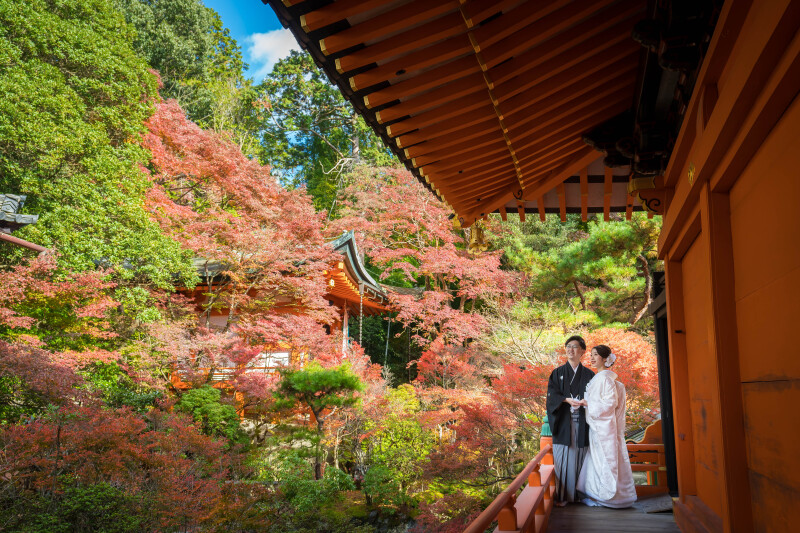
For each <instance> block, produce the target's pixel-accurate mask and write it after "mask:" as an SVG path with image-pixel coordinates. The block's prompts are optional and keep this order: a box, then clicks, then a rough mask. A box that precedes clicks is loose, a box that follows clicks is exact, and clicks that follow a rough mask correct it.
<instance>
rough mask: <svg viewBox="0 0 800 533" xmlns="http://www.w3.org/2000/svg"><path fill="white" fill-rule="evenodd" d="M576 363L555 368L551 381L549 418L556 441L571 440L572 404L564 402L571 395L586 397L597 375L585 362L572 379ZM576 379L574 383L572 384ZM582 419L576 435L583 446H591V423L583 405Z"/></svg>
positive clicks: (580, 445)
mask: <svg viewBox="0 0 800 533" xmlns="http://www.w3.org/2000/svg"><path fill="white" fill-rule="evenodd" d="M572 374H573V372H572V367H571V366H570V364H569V363H566V364H563V365H561V366H560V367H558V368H556V369H555V370H553V372H552V373H551V374H550V380H549V381H548V382H547V420H548V422H549V423H550V429H551V431H552V432H553V444H563V445H565V446H569V445H570V444H571V440H572V438H571V435H570V419H571V418H572V417H571V415H570V411H569V404H568V403H565V402H564V399H565V398H569V397H570V393H572V397H573V398H577V399H579V400H582V399H583V394H584V393H585V392H586V385H587V384H588V383H589V381H590V380H591V379H592V378H593V377H594V372H592V371H591V370H589V369H588V368H586V367H585V366H583V365H580V364H579V365H578V370H577V371H576V375H575V379H572ZM570 380H572V384H570ZM579 413H580V422H579V424H578V435H577V438H576V439H575V442H576V443H577V445H578V447H579V448H585V447H586V446H589V427H588V426H587V425H586V409H585V408H581V409H579Z"/></svg>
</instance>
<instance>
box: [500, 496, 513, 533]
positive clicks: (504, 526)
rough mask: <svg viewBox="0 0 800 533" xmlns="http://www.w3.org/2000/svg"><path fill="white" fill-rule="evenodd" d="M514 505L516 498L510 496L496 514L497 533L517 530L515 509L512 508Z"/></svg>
mask: <svg viewBox="0 0 800 533" xmlns="http://www.w3.org/2000/svg"><path fill="white" fill-rule="evenodd" d="M515 503H517V496H516V495H515V494H512V495H511V497H510V498H509V499H508V502H506V505H505V506H504V507H503V508H502V509H500V512H499V513H497V529H498V531H516V530H517V509H516V508H515V507H514V504H515Z"/></svg>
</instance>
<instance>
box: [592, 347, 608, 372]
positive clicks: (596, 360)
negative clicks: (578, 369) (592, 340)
mask: <svg viewBox="0 0 800 533" xmlns="http://www.w3.org/2000/svg"><path fill="white" fill-rule="evenodd" d="M591 361H592V366H593V367H595V368H596V369H598V370H603V369H604V368H605V362H606V361H605V359H603V358H602V357H600V356H599V355H598V354H597V350H595V349H592V354H591Z"/></svg>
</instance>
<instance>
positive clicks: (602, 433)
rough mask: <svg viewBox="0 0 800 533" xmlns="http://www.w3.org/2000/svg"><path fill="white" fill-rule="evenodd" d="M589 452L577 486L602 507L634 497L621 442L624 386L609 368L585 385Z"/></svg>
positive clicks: (625, 450)
mask: <svg viewBox="0 0 800 533" xmlns="http://www.w3.org/2000/svg"><path fill="white" fill-rule="evenodd" d="M584 398H585V399H586V402H587V404H588V406H587V408H586V422H587V423H588V424H589V453H587V454H586V459H585V462H584V463H583V468H582V469H581V474H580V477H579V478H578V490H579V491H581V492H583V493H584V494H586V495H587V496H589V498H591V499H592V500H593V501H594V502H587V503H589V504H591V503H595V504H600V505H603V506H605V507H614V508H618V509H621V508H624V507H630V506H631V505H633V502H635V501H636V488H635V486H634V483H633V472H631V462H630V458H629V457H628V448H627V446H626V445H625V386H624V385H623V384H622V383H620V382H619V381H617V374H616V373H614V372H612V371H611V370H603V371H601V372H598V373H597V375H596V376H595V377H594V378H592V380H591V381H590V382H589V384H588V385H587V386H586V394H585V395H584Z"/></svg>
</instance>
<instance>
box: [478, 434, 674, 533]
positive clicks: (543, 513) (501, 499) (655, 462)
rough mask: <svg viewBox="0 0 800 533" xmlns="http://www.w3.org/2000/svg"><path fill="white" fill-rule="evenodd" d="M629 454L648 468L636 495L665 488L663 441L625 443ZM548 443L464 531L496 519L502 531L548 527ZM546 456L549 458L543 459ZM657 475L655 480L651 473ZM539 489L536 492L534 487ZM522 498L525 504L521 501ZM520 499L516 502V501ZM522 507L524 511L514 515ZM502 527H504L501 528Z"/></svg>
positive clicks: (640, 468) (638, 466) (639, 465)
mask: <svg viewBox="0 0 800 533" xmlns="http://www.w3.org/2000/svg"><path fill="white" fill-rule="evenodd" d="M627 448H628V454H629V455H630V456H631V459H632V463H631V468H632V469H633V470H634V471H639V472H647V474H648V475H647V478H648V483H649V484H648V485H637V486H636V493H637V495H638V496H640V497H641V496H646V495H651V494H659V493H664V492H667V487H666V476H665V475H664V471H665V470H666V467H665V466H664V445H663V444H660V443H659V444H628V445H627ZM552 450H553V447H552V445H551V444H547V445H546V446H542V451H540V452H539V453H538V454H537V455H536V457H534V458H533V459H532V460H531V462H529V463H528V464H527V465H526V466H525V468H523V469H522V472H520V473H519V474H518V475H517V477H516V478H514V481H512V482H511V484H510V485H509V486H508V487H506V489H505V490H504V491H503V492H501V493H500V494H498V495H497V497H496V498H495V499H494V501H493V502H492V503H491V504H489V506H488V507H487V508H486V509H484V511H483V512H482V513H481V514H480V515H479V516H478V517H477V518H476V519H475V520H473V521H472V523H470V524H469V526H467V528H466V529H465V530H464V533H483V532H484V531H485V530H486V528H488V527H489V526H490V525H491V524H492V522H494V521H495V520H497V521H498V527H497V529H495V533H497V532H502V531H515V532H520V533H522V532H529V531H536V532H537V533H540V532H541V531H544V530H545V529H546V527H547V522H548V518H549V515H550V511H551V509H552V506H553V502H552V495H551V492H550V490H551V489H550V485H552V484H553V482H554V479H555V478H554V476H555V472H554V471H553V469H552V467H550V468H549V470H547V475H546V477H545V475H544V473H543V472H542V469H541V466H542V465H543V464H548V465H552V463H553V461H552ZM548 456H549V459H550V460H549V461H547V460H546V458H548ZM658 473H661V475H657V481H656V482H655V483H654V478H653V474H658ZM526 479H527V480H528V487H526V488H525V490H524V491H523V492H522V494H520V495H519V500H518V499H517V492H518V491H519V489H520V488H522V485H523V483H525V480H526ZM537 490H538V492H535V491H537ZM523 500H524V504H523ZM518 502H519V503H518ZM518 510H521V511H522V513H527V514H524V515H522V514H521V515H517V511H518ZM501 527H503V529H500V528H501Z"/></svg>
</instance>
